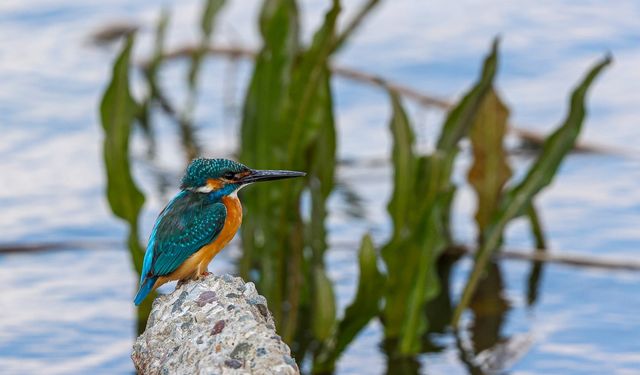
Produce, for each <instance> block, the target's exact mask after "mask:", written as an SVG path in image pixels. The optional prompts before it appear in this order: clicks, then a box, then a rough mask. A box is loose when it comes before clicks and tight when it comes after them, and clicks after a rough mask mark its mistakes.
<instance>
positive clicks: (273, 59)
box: [100, 0, 609, 373]
mask: <svg viewBox="0 0 640 375" xmlns="http://www.w3.org/2000/svg"><path fill="white" fill-rule="evenodd" d="M377 3H378V1H377V0H370V1H368V2H366V3H365V4H364V5H363V6H362V8H361V9H360V11H359V12H357V14H356V15H355V16H354V17H353V18H352V19H351V20H349V22H347V23H346V27H345V28H344V29H342V30H339V29H338V26H337V19H338V16H339V14H340V10H341V8H340V2H339V1H337V0H333V1H332V3H331V7H330V8H329V10H328V11H327V13H326V14H325V17H324V21H323V22H322V24H321V25H320V27H319V28H318V29H317V30H316V31H315V33H314V36H313V38H312V40H311V42H310V43H309V44H308V45H305V44H303V43H302V42H301V41H300V32H299V29H300V27H299V22H300V21H299V14H298V7H297V3H296V1H295V0H265V1H264V3H263V6H262V10H261V13H260V17H259V30H260V36H261V38H262V46H261V48H260V50H259V51H258V52H257V53H256V54H255V56H253V57H254V59H255V64H254V67H253V72H252V75H251V78H250V82H249V86H248V88H247V92H246V93H245V99H244V103H243V110H242V121H241V127H240V134H239V140H240V148H239V150H238V156H239V159H240V160H241V161H243V162H245V163H247V164H249V165H252V166H255V167H256V168H265V169H274V168H281V169H292V170H305V171H306V172H307V173H308V175H307V177H306V178H305V179H300V180H291V181H286V182H283V183H281V184H278V185H277V186H276V185H271V186H266V187H265V188H263V189H253V190H248V191H246V192H244V191H243V192H242V194H243V196H242V199H243V201H244V206H245V208H246V209H247V210H248V211H250V212H251V215H247V216H246V218H245V221H244V223H243V227H242V229H241V234H240V235H241V239H242V258H241V260H240V264H239V272H240V273H241V274H242V276H243V277H245V278H247V279H251V280H253V281H255V282H256V283H257V285H258V289H259V291H260V293H261V294H263V295H265V296H266V297H267V299H268V300H269V306H270V308H271V310H272V312H273V315H274V318H275V321H276V323H277V326H278V332H280V333H281V334H282V336H283V338H284V339H285V340H286V341H287V342H288V343H289V344H290V345H291V347H292V349H293V350H294V352H295V354H296V358H297V359H298V361H301V362H303V361H305V362H307V363H310V368H309V370H310V371H312V372H315V373H327V372H332V371H333V370H334V368H335V363H336V361H337V360H338V358H339V357H340V355H341V353H342V352H343V351H344V350H345V349H346V348H347V347H348V345H349V343H350V342H351V341H352V340H353V339H354V338H355V337H356V335H357V334H358V333H359V332H360V331H361V330H362V329H363V328H364V327H365V326H366V325H367V324H368V323H369V322H370V321H371V320H372V319H376V318H379V319H380V322H381V323H382V324H383V326H384V333H385V343H384V347H385V350H386V351H387V352H388V353H389V354H390V361H394V360H395V359H396V358H409V359H410V360H409V362H405V363H404V364H407V363H408V364H409V367H411V366H412V365H411V361H412V359H411V358H412V357H413V356H414V355H415V354H417V353H420V352H423V351H424V350H425V343H424V338H425V337H426V335H428V333H429V332H430V331H433V330H434V329H435V327H436V326H437V327H438V328H437V329H439V330H441V329H442V327H444V326H446V325H447V324H448V322H449V321H452V326H453V327H457V325H458V323H459V319H460V316H461V314H462V312H463V311H465V309H466V308H467V307H468V305H469V302H470V300H471V299H472V297H473V296H474V293H475V291H476V289H477V286H478V284H479V283H482V281H483V279H482V275H483V274H484V273H485V271H486V270H487V264H488V260H489V258H490V256H491V254H492V253H494V252H495V251H497V250H499V248H500V245H501V243H502V239H503V235H504V230H505V228H506V226H507V225H508V224H509V223H510V222H511V221H512V220H513V219H514V218H516V217H520V216H523V215H526V216H527V217H528V219H529V220H530V222H531V228H532V233H533V235H534V238H535V239H536V245H537V246H536V247H538V248H542V247H544V236H543V234H542V230H541V225H540V223H539V221H538V215H537V212H536V211H535V208H534V199H535V196H536V195H537V194H538V193H539V192H540V191H541V190H542V189H543V188H544V187H545V186H547V185H548V184H549V183H550V182H551V180H552V178H553V176H554V175H555V174H556V172H557V169H558V166H559V165H560V163H561V162H562V160H563V158H564V157H565V156H566V155H567V153H568V152H569V151H570V150H571V149H572V148H573V147H574V146H575V141H576V138H577V136H578V134H579V132H580V128H581V124H582V122H583V119H584V116H585V105H584V100H585V94H586V91H587V89H588V87H589V86H590V85H591V83H592V82H593V80H594V79H595V77H596V76H597V75H598V74H599V72H600V71H601V70H602V69H603V68H604V66H606V65H607V64H608V63H609V59H605V60H604V61H602V62H601V63H599V64H598V65H597V66H596V67H595V68H593V69H592V70H591V71H590V72H589V73H588V74H587V76H586V78H585V79H584V81H583V82H582V83H581V84H580V85H579V86H578V87H577V89H576V90H575V91H574V93H573V95H572V99H571V105H570V109H569V114H568V116H567V119H566V120H565V122H564V123H563V124H562V126H560V127H559V128H558V129H557V130H556V132H554V133H553V134H552V135H551V136H550V137H548V138H547V139H546V140H544V143H543V146H542V149H541V150H540V153H539V155H538V157H537V159H536V161H535V162H534V163H533V165H532V166H531V167H530V168H529V170H528V172H527V173H526V176H525V178H524V179H523V180H521V181H519V182H513V181H511V175H512V173H511V169H512V167H511V166H510V165H509V162H508V158H507V153H506V151H505V149H504V138H505V136H506V130H507V127H508V125H509V124H508V113H509V110H508V108H507V107H506V106H505V105H504V104H503V102H502V100H501V99H500V97H499V95H498V92H497V90H496V89H495V85H494V78H495V76H496V73H497V71H498V60H499V59H498V41H497V40H496V41H495V42H494V43H493V45H492V48H491V51H490V52H489V54H488V55H487V57H486V58H485V60H484V63H483V66H482V70H481V72H480V75H479V77H478V79H477V82H476V83H475V84H473V85H472V86H471V88H470V89H469V90H468V91H467V92H466V94H465V95H464V96H463V97H462V98H461V99H460V100H459V101H458V102H457V103H456V104H454V105H453V106H452V108H451V109H450V111H449V112H448V114H447V116H446V119H445V121H444V123H443V125H442V128H441V130H440V134H439V137H438V139H437V142H436V144H435V148H434V150H433V151H432V152H430V153H428V154H421V153H420V152H418V151H417V150H416V148H415V145H414V143H415V141H414V138H415V137H414V130H413V126H412V124H411V120H410V118H409V116H408V115H407V111H406V110H405V108H404V104H403V101H402V92H401V91H400V90H397V89H396V88H394V87H393V86H392V85H386V84H385V82H383V81H375V82H377V83H378V84H380V85H381V86H383V87H385V88H386V90H387V91H388V94H389V100H390V107H391V108H392V116H391V119H390V122H389V130H390V133H391V137H392V139H393V149H392V155H391V164H392V166H393V171H394V177H393V181H392V183H393V194H392V196H391V198H390V201H389V204H388V212H389V216H390V218H391V221H392V223H393V230H392V232H391V234H390V236H389V239H388V240H387V241H386V242H385V243H384V244H382V245H379V246H376V245H375V244H374V243H373V241H372V239H371V237H370V236H369V235H366V236H365V237H364V238H363V239H362V242H361V245H360V250H359V253H358V260H359V262H358V264H359V280H358V286H357V292H356V295H355V297H354V299H353V301H352V302H351V303H350V304H349V306H348V307H347V308H346V310H345V311H344V312H343V313H342V314H340V313H339V312H338V311H337V309H336V303H335V296H334V291H333V284H332V281H331V279H330V278H329V277H328V275H327V272H326V267H325V252H326V250H327V229H326V218H327V214H328V213H327V200H328V198H329V197H330V196H331V194H332V193H334V191H335V186H336V181H335V180H336V177H335V170H336V166H337V164H338V162H337V160H336V143H337V139H336V138H337V135H336V134H337V132H336V126H337V125H336V121H335V117H334V103H333V92H332V77H333V74H334V68H333V67H332V65H331V64H330V62H331V58H332V56H334V55H335V53H336V52H337V51H339V50H340V48H342V47H344V45H345V44H346V42H347V41H348V39H349V37H350V35H352V33H353V32H354V31H355V30H356V29H357V27H358V26H359V25H360V24H361V22H362V21H363V20H364V19H366V17H367V15H368V14H369V12H370V11H371V10H372V9H374V7H375V6H376V4H377ZM223 5H224V1H221V0H207V1H205V2H204V7H203V12H202V17H201V20H200V35H201V38H200V41H199V43H198V45H197V46H196V47H195V48H192V49H190V50H189V51H188V52H187V53H185V54H184V56H185V57H187V58H188V59H189V60H190V61H189V62H190V64H189V69H188V73H187V74H186V75H185V86H186V87H187V88H188V90H187V97H186V99H185V101H184V105H183V106H182V107H181V109H176V107H175V106H174V105H173V103H171V102H170V101H169V100H168V99H167V97H166V95H164V93H163V90H162V84H161V82H159V79H160V78H159V74H158V72H159V70H160V69H161V67H162V66H164V64H166V63H168V61H169V59H170V58H169V54H168V53H167V52H166V51H165V49H164V38H165V34H166V29H167V24H168V22H169V13H168V12H163V13H162V15H161V17H160V20H159V22H158V25H157V28H156V41H155V48H154V50H153V55H152V57H151V59H150V60H149V62H148V63H147V64H145V65H144V67H143V75H142V80H143V82H144V83H145V84H146V88H147V92H146V95H145V96H144V97H143V98H141V99H138V100H136V99H134V98H133V97H132V94H131V91H130V85H131V82H130V80H131V77H130V75H129V70H130V69H132V68H134V65H133V64H132V62H131V49H132V45H133V40H134V36H133V35H130V36H128V37H127V39H126V41H125V42H124V46H123V48H122V51H121V53H120V54H119V56H118V57H117V58H116V60H115V63H114V69H113V74H112V78H111V82H110V84H109V85H108V87H107V89H106V91H105V93H104V96H103V99H102V103H101V108H100V111H101V122H102V126H103V129H104V133H105V139H104V147H103V149H104V163H105V170H106V175H107V199H108V201H109V204H110V207H111V209H112V211H113V213H114V214H115V215H116V216H118V217H119V218H121V219H123V220H125V221H126V222H127V224H128V226H129V235H128V247H129V249H130V253H131V259H132V264H133V265H134V268H135V269H136V271H137V272H138V273H139V272H140V271H141V265H142V256H143V255H142V254H143V250H142V249H143V247H142V246H141V245H140V240H139V238H138V230H139V223H138V220H139V215H140V211H141V209H142V206H143V203H144V195H143V194H142V193H141V191H140V189H139V188H138V187H137V186H136V183H135V179H134V177H133V176H132V172H131V166H130V150H129V140H130V138H131V136H132V132H133V129H134V127H135V126H136V124H139V125H140V128H141V129H142V130H143V134H145V135H146V139H147V141H148V145H149V151H150V157H151V158H153V156H154V154H155V153H156V152H157V150H156V149H155V148H156V145H155V142H154V124H153V123H152V121H151V118H152V116H151V114H152V112H153V111H155V110H158V109H159V110H160V111H162V113H164V114H165V115H166V116H168V117H169V118H170V119H172V121H173V122H174V123H175V124H176V128H177V130H178V134H179V137H180V139H181V144H182V145H183V146H184V150H185V157H186V159H190V158H192V157H193V156H196V155H198V154H199V153H200V152H201V148H200V146H199V142H198V133H197V132H196V131H195V129H194V127H193V113H194V107H195V103H196V98H197V95H198V82H199V77H200V75H199V71H200V69H201V66H202V65H203V63H204V59H205V57H206V56H207V55H208V52H209V51H210V50H211V48H210V47H211V46H210V43H211V40H212V35H213V30H214V25H215V18H216V17H217V15H218V13H219V11H220V9H221V8H222V6H223ZM465 138H466V139H469V140H470V144H471V150H472V158H473V163H472V167H471V168H470V170H469V173H468V177H467V182H468V183H469V184H470V185H471V186H472V188H473V189H474V191H475V193H476V196H477V198H478V199H477V201H478V207H477V211H476V214H475V219H476V225H477V232H478V244H477V245H478V248H479V250H478V252H477V256H476V261H475V265H474V269H473V271H472V273H471V274H470V277H469V281H468V283H467V284H466V286H465V289H464V292H463V294H462V298H461V300H460V301H459V302H458V304H457V306H456V308H455V313H453V312H452V311H451V310H452V307H453V306H452V302H451V298H450V296H449V293H450V287H449V285H448V281H447V277H448V271H447V270H448V269H449V268H450V266H451V263H446V264H444V263H443V261H442V260H443V254H447V253H448V252H450V251H451V250H452V249H455V248H456V247H457V246H458V244H457V243H456V242H455V238H454V236H453V230H452V228H451V223H450V217H451V212H452V202H453V201H454V199H455V194H456V188H457V187H456V185H455V184H454V182H453V179H452V173H453V171H454V166H455V163H456V160H457V158H458V156H459V155H460V154H461V153H460V149H461V148H460V143H461V141H462V140H463V139H465ZM354 247H355V246H354ZM383 264H384V267H381V266H382V265H383ZM443 264H444V266H443ZM381 269H383V271H382V270H381ZM495 272H498V271H495ZM495 272H494V274H493V276H496V275H497V279H498V280H499V273H495ZM534 276H535V272H534V273H532V280H534V279H537V277H534ZM493 279H496V277H493V278H491V279H488V280H489V281H491V280H493ZM485 284H486V285H490V284H491V283H490V282H488V283H485ZM491 285H493V284H491ZM133 289H134V288H133V287H132V290H133ZM534 294H535V293H531V295H532V296H534ZM532 298H534V297H532ZM150 301H152V299H151V298H149V299H147V300H146V303H144V304H143V305H142V306H141V307H140V309H139V310H138V329H139V330H141V329H143V328H144V323H145V320H146V316H147V315H148V312H149V308H150ZM437 304H439V305H438V306H436V305H437ZM435 309H439V310H438V314H437V317H436V316H435V315H436V314H434V313H433V311H435ZM339 317H340V318H339ZM435 319H438V322H435V321H434V320H435Z"/></svg>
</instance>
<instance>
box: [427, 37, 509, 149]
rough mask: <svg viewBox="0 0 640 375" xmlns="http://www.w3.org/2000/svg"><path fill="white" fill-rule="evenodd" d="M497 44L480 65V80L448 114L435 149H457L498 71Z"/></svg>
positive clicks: (494, 44) (497, 41)
mask: <svg viewBox="0 0 640 375" xmlns="http://www.w3.org/2000/svg"><path fill="white" fill-rule="evenodd" d="M498 44H499V40H498V39H495V40H494V41H493V45H492V46H491V52H490V53H489V56H487V57H486V58H485V60H484V63H483V65H482V73H481V75H480V80H479V81H478V82H477V83H476V84H475V85H474V86H473V88H472V89H471V91H469V93H468V94H466V95H465V96H464V97H463V98H462V100H461V101H460V102H459V103H458V104H457V105H456V106H455V107H454V108H453V109H452V110H451V111H450V112H449V114H448V116H447V119H446V121H445V123H444V126H443V128H442V132H441V133H440V138H439V139H438V143H437V149H438V150H439V151H447V150H451V149H454V148H457V144H458V142H459V141H460V139H462V137H464V136H465V135H466V134H467V133H468V131H469V128H470V127H471V125H472V124H473V121H474V119H475V117H476V113H477V112H478V110H479V109H480V105H482V102H483V101H484V96H485V95H486V94H487V92H489V89H490V88H491V85H492V83H493V78H494V77H495V74H496V71H497V69H498Z"/></svg>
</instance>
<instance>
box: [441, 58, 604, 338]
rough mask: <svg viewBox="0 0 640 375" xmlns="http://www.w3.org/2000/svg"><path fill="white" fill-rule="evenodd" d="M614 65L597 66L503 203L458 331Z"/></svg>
mask: <svg viewBox="0 0 640 375" xmlns="http://www.w3.org/2000/svg"><path fill="white" fill-rule="evenodd" d="M610 62H611V58H610V57H606V58H605V59H603V60H602V61H600V62H599V63H597V64H596V65H595V66H594V67H593V68H592V69H591V70H590V71H589V72H588V73H587V75H586V76H585V78H584V79H583V80H582V82H581V83H580V84H579V85H578V86H577V87H576V88H575V89H574V91H573V93H572V94H571V99H570V104H569V113H568V115H567V117H566V119H565V120H564V122H563V123H562V125H561V126H560V127H559V128H558V129H557V130H556V131H554V132H553V134H551V136H549V137H548V138H547V139H546V140H545V142H544V144H543V146H542V152H541V153H540V155H539V156H538V158H537V159H536V161H535V162H534V164H533V165H532V166H531V167H530V168H529V171H528V172H527V174H526V176H525V177H524V179H523V180H522V181H521V182H520V183H518V184H517V185H515V186H514V187H513V188H511V189H509V190H508V192H507V193H506V194H505V196H504V198H503V199H502V201H501V203H500V208H499V210H498V212H497V214H496V215H495V216H494V218H493V220H492V222H491V225H490V226H489V227H488V228H487V230H486V232H485V242H484V243H483V244H482V246H481V247H480V249H479V251H478V254H477V255H476V261H475V264H474V267H473V270H472V271H471V274H470V276H469V278H468V280H467V283H466V285H465V288H464V291H463V292H462V297H461V298H460V302H459V303H458V306H457V307H456V309H455V311H454V315H453V320H452V325H453V326H454V327H457V325H458V323H459V321H460V317H461V315H462V312H463V311H464V310H465V309H466V307H467V306H468V305H469V301H470V300H471V297H472V296H473V293H474V292H475V290H476V286H477V284H478V281H479V280H480V278H481V277H482V274H483V273H484V271H485V268H486V265H487V262H488V260H489V258H490V256H491V254H492V253H493V252H494V251H496V249H497V248H498V246H499V243H500V239H501V237H502V233H503V232H504V229H505V227H506V225H507V224H508V223H509V222H510V221H511V220H512V219H513V218H515V217H517V216H519V215H521V214H523V213H524V212H525V210H526V209H527V208H528V207H529V206H530V205H531V201H532V199H533V197H534V196H535V195H536V194H538V193H539V192H540V191H541V190H542V189H543V188H545V187H546V186H548V185H549V184H550V183H551V182H552V180H553V178H554V176H555V175H556V172H557V170H558V168H559V166H560V163H561V162H562V160H563V159H564V157H565V156H566V155H567V154H568V153H569V152H570V151H571V150H572V148H573V147H574V145H575V142H576V139H577V137H578V135H579V134H580V130H581V128H582V123H583V121H584V118H585V116H586V108H585V97H586V94H587V91H588V89H589V87H590V86H591V84H592V83H593V81H594V80H595V78H596V77H597V76H598V75H599V74H600V72H601V71H602V69H604V67H606V66H607V65H609V63H610Z"/></svg>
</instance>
